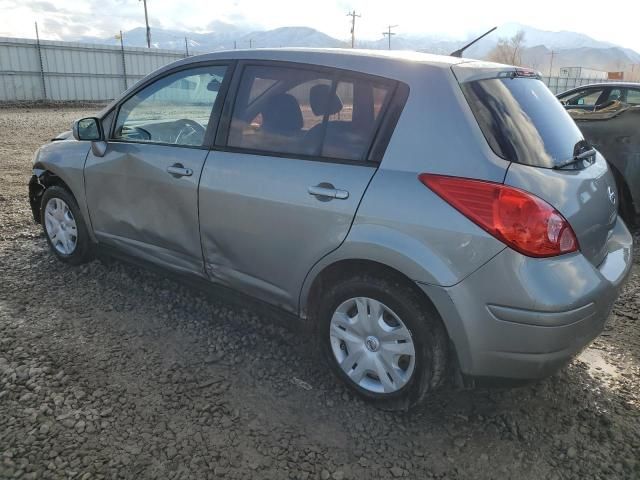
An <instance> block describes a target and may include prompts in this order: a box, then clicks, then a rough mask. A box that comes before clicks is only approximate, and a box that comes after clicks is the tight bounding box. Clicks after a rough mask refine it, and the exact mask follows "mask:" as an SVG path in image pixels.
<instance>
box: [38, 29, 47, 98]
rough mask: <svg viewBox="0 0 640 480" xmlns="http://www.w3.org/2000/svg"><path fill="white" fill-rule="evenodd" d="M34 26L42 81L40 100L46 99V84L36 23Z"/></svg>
mask: <svg viewBox="0 0 640 480" xmlns="http://www.w3.org/2000/svg"><path fill="white" fill-rule="evenodd" d="M35 24H36V49H37V50H38V60H39V62H40V79H41V80H42V99H43V100H46V99H47V82H45V80H44V63H43V62H42V47H41V46H40V33H39V32H38V22H35Z"/></svg>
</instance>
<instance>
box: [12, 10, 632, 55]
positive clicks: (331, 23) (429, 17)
mask: <svg viewBox="0 0 640 480" xmlns="http://www.w3.org/2000/svg"><path fill="white" fill-rule="evenodd" d="M148 8H149V15H150V24H151V28H152V29H153V28H160V27H163V28H168V29H182V30H186V31H192V32H203V31H208V30H211V29H216V28H219V27H222V24H220V23H219V22H222V23H229V24H233V25H236V26H239V27H242V28H243V29H253V30H258V29H269V28H276V27H282V26H287V25H289V26H294V25H295V26H309V27H313V28H316V29H318V30H320V31H322V32H324V33H327V34H328V35H331V36H333V37H335V38H338V39H347V38H348V37H349V29H350V23H349V18H348V17H347V16H346V15H347V11H349V10H352V9H355V10H357V12H358V13H360V14H362V17H361V18H358V19H357V22H356V35H357V36H358V38H365V39H377V38H380V37H381V32H382V31H383V30H384V29H385V27H386V25H388V24H390V23H391V24H397V25H399V27H398V28H397V29H396V32H397V33H398V34H399V35H402V36H408V35H410V34H412V33H417V34H421V35H425V34H433V35H438V36H441V37H443V38H452V37H455V38H459V39H463V38H466V37H467V36H468V35H469V34H470V33H472V32H478V33H479V32H482V31H484V30H487V29H488V28H490V27H492V26H494V25H500V24H504V23H508V22H520V23H524V24H528V25H532V26H535V27H538V28H542V29H546V30H569V31H577V32H585V33H587V34H589V35H590V36H593V37H594V38H597V39H599V40H607V41H610V42H613V43H618V44H621V45H624V46H627V47H630V48H635V49H636V50H640V36H638V35H637V33H636V32H637V27H636V25H635V23H636V22H637V19H636V16H634V15H626V16H624V15H623V16H619V17H617V18H616V21H615V22H603V21H602V20H601V19H600V18H599V17H598V16H597V15H587V16H584V15H582V16H581V15H577V16H576V15H575V5H573V4H572V2H564V3H563V2H559V3H558V2H557V1H556V0H538V2H537V4H536V7H535V8H531V4H530V3H527V2H514V1H513V0H484V1H482V2H472V1H465V2H462V4H461V5H460V6H459V10H460V11H464V15H462V16H461V15H456V14H452V10H451V4H450V3H447V2H436V3H433V2H425V1H424V0H395V1H394V2H388V1H385V2H383V1H381V0H324V1H317V2H300V0H269V1H265V0H216V1H215V2H212V1H211V0H190V1H189V2H188V3H185V2H176V1H175V0H149V1H148ZM0 12H2V19H1V20H0V35H10V36H28V37H33V33H34V32H33V22H34V21H38V23H39V25H42V27H43V29H42V32H41V33H42V36H43V38H49V39H69V40H71V39H73V38H70V37H71V36H73V35H74V34H75V32H78V31H85V32H89V33H88V35H95V36H98V37H103V38H104V37H108V36H112V35H113V34H114V33H115V32H117V31H118V30H130V29H133V28H136V27H140V26H144V9H143V5H142V2H140V1H137V0H84V1H83V2H78V1H76V0H55V1H54V0H51V1H48V0H0ZM549 12H553V14H550V13H549ZM45 19H53V20H55V21H57V22H58V23H48V24H46V25H45ZM54 25H55V27H54Z"/></svg>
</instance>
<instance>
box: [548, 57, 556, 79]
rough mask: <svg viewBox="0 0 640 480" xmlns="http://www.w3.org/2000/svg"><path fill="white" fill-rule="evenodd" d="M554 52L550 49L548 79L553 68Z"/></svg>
mask: <svg viewBox="0 0 640 480" xmlns="http://www.w3.org/2000/svg"><path fill="white" fill-rule="evenodd" d="M555 54H556V52H554V51H553V50H551V62H549V81H551V71H552V70H553V56H554V55H555Z"/></svg>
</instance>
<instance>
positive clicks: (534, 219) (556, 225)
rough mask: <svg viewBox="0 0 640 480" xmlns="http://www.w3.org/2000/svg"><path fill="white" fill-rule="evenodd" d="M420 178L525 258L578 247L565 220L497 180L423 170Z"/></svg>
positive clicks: (525, 194)
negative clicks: (432, 172)
mask: <svg viewBox="0 0 640 480" xmlns="http://www.w3.org/2000/svg"><path fill="white" fill-rule="evenodd" d="M418 178H419V179H420V181H421V182H422V183H423V184H424V185H426V186H427V187H429V188H430V189H431V190H433V191H434V192H435V193H436V194H438V195H439V196H440V197H442V199H443V200H445V201H446V202H447V203H449V204H450V205H451V206H452V207H454V208H455V209H456V210H458V211H460V213H462V214H463V215H465V216H466V217H467V218H469V220H471V221H472V222H474V223H476V224H477V225H478V226H479V227H481V228H483V229H484V230H486V231H487V232H489V233H490V234H491V235H493V236H494V237H496V238H497V239H498V240H500V241H502V242H504V243H506V244H507V245H509V246H510V247H511V248H513V249H514V250H517V251H518V252H520V253H522V254H524V255H527V256H529V257H553V256H556V255H561V254H563V253H569V252H575V251H576V250H578V240H577V239H576V235H575V233H574V232H573V229H572V228H571V225H569V222H567V220H566V219H565V218H564V217H563V216H562V215H561V214H560V213H559V212H558V211H557V210H556V209H555V208H553V207H552V206H551V205H549V204H548V203H547V202H545V201H544V200H542V199H540V198H538V197H536V196H535V195H533V194H531V193H528V192H525V191H523V190H519V189H517V188H513V187H509V186H507V185H502V184H500V183H492V182H485V181H481V180H471V179H468V178H460V177H447V176H444V175H431V174H428V173H423V174H421V175H419V177H418Z"/></svg>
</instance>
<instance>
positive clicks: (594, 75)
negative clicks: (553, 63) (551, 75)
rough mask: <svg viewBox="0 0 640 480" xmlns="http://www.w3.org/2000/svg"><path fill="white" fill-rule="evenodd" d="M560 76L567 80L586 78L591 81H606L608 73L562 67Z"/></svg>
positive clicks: (590, 69)
mask: <svg viewBox="0 0 640 480" xmlns="http://www.w3.org/2000/svg"><path fill="white" fill-rule="evenodd" d="M560 76H561V77H567V78H588V79H592V80H606V79H607V78H608V73H607V72H605V71H602V70H594V69H592V68H584V67H562V68H560Z"/></svg>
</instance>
